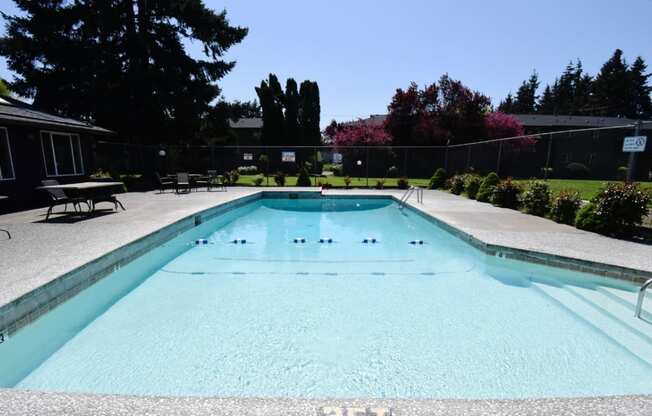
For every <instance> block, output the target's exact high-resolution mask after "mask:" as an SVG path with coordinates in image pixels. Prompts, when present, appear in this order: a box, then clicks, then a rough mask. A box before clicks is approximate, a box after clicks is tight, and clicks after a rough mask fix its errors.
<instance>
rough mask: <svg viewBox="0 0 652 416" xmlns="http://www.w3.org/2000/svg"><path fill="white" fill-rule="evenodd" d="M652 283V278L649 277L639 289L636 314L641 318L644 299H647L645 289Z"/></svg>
mask: <svg viewBox="0 0 652 416" xmlns="http://www.w3.org/2000/svg"><path fill="white" fill-rule="evenodd" d="M651 285H652V279H648V280H647V281H646V282H645V283H643V285H642V286H641V288H640V289H639V290H638V299H637V301H636V310H635V311H634V316H635V317H637V318H639V319H641V312H642V311H643V300H644V299H645V291H646V290H647V288H648V287H650V286H651Z"/></svg>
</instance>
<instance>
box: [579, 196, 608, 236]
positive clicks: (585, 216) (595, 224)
mask: <svg viewBox="0 0 652 416" xmlns="http://www.w3.org/2000/svg"><path fill="white" fill-rule="evenodd" d="M575 226H576V227H577V228H579V229H580V230H586V231H594V232H596V233H604V232H605V231H606V230H607V224H606V223H605V220H604V218H603V217H602V216H601V215H599V214H598V213H597V211H596V207H595V204H593V203H588V204H586V205H584V206H583V207H582V208H580V210H579V211H577V217H576V218H575Z"/></svg>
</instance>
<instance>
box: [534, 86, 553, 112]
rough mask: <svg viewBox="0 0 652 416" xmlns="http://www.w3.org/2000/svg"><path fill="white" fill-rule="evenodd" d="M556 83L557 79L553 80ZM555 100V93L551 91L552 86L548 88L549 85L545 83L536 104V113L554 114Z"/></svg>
mask: <svg viewBox="0 0 652 416" xmlns="http://www.w3.org/2000/svg"><path fill="white" fill-rule="evenodd" d="M556 83H557V81H555V84H556ZM555 101H556V100H555V95H554V94H553V92H552V88H550V85H546V88H545V89H544V90H543V94H542V95H541V99H540V100H539V103H538V104H537V113H540V114H556V113H557V109H556V106H555Z"/></svg>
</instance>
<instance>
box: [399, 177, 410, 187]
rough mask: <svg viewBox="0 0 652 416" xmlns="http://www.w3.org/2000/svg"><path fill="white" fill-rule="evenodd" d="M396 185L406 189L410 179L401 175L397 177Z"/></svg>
mask: <svg viewBox="0 0 652 416" xmlns="http://www.w3.org/2000/svg"><path fill="white" fill-rule="evenodd" d="M396 185H397V186H398V189H407V188H409V187H410V181H409V180H408V178H406V177H405V176H403V177H402V178H398V180H397V181H396Z"/></svg>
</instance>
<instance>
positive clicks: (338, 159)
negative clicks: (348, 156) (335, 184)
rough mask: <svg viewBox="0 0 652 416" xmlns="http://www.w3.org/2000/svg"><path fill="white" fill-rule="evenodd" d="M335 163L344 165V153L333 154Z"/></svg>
mask: <svg viewBox="0 0 652 416" xmlns="http://www.w3.org/2000/svg"><path fill="white" fill-rule="evenodd" d="M333 163H342V153H333Z"/></svg>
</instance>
